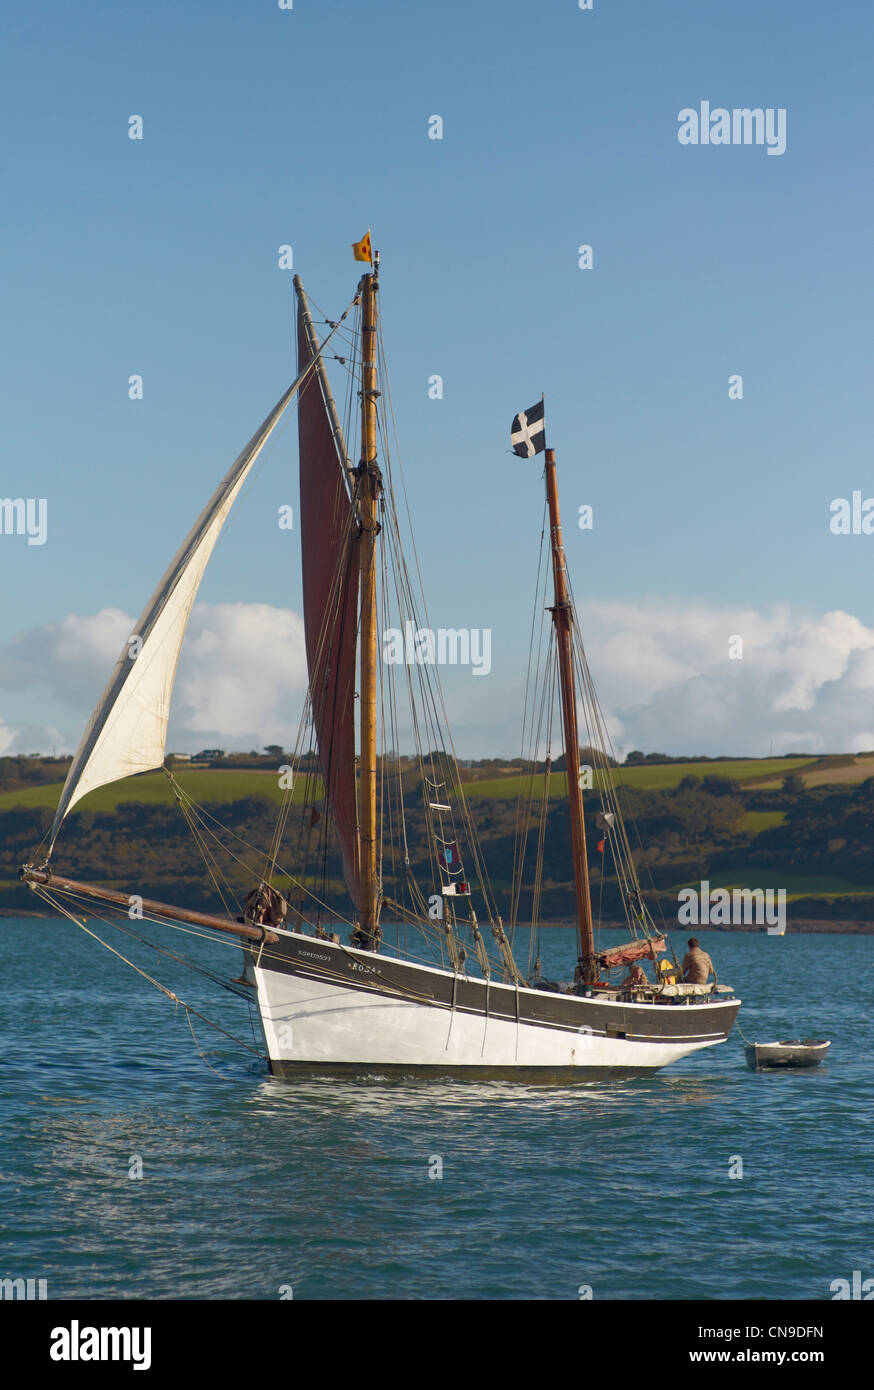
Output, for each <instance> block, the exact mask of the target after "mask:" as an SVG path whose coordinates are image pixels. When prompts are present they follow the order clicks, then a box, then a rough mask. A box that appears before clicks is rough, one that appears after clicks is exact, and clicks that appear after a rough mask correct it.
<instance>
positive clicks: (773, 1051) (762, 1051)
mask: <svg viewBox="0 0 874 1390" xmlns="http://www.w3.org/2000/svg"><path fill="white" fill-rule="evenodd" d="M830 1047H831V1042H830V1041H826V1040H825V1039H822V1038H802V1039H801V1040H800V1041H797V1042H774V1043H749V1044H748V1046H746V1047H745V1048H744V1052H745V1054H746V1059H747V1062H748V1064H749V1065H750V1066H751V1067H752V1069H753V1071H760V1070H762V1069H763V1068H771V1067H817V1066H819V1064H820V1062H821V1061H822V1059H823V1057H824V1056H825V1054H826V1052H827V1051H828V1049H829V1048H830Z"/></svg>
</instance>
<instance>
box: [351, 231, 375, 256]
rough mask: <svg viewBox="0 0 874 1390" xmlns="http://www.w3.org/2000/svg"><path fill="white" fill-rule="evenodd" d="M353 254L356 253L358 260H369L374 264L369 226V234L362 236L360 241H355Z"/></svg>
mask: <svg viewBox="0 0 874 1390" xmlns="http://www.w3.org/2000/svg"><path fill="white" fill-rule="evenodd" d="M352 254H353V255H354V257H355V259H356V261H369V262H370V264H371V265H373V252H372V251H371V249H370V230H369V228H368V232H367V236H365V237H362V238H361V240H360V241H353V243H352Z"/></svg>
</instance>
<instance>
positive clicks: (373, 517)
mask: <svg viewBox="0 0 874 1390" xmlns="http://www.w3.org/2000/svg"><path fill="white" fill-rule="evenodd" d="M378 287H379V279H378V274H377V271H376V270H373V271H369V272H368V273H367V274H366V275H362V277H361V282H360V285H359V290H360V292H361V462H360V464H359V466H358V475H359V517H360V520H361V579H360V592H361V626H360V643H361V674H360V692H359V694H360V717H361V736H360V745H361V746H360V765H359V772H360V777H359V809H358V825H359V843H360V858H359V863H360V866H361V932H360V940H361V944H362V945H363V946H364V947H366V948H368V949H370V950H376V949H378V947H379V939H380V935H381V933H380V929H379V884H378V880H377V871H376V838H377V834H376V700H377V690H376V680H377V664H376V654H377V631H376V537H377V534H378V533H379V519H378V516H379V495H380V492H381V490H382V476H381V474H380V471H379V468H378V466H377V462H376V400H377V395H378V391H377V386H376V312H377V310H376V293H377V289H378Z"/></svg>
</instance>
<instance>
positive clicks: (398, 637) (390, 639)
mask: <svg viewBox="0 0 874 1390" xmlns="http://www.w3.org/2000/svg"><path fill="white" fill-rule="evenodd" d="M382 659H383V661H384V662H385V664H386V666H435V665H436V666H470V667H472V671H471V674H472V675H474V676H487V675H488V674H489V672H490V671H491V669H492V630H491V628H490V627H483V628H479V627H439V628H438V629H437V631H436V632H435V631H434V629H433V628H432V627H416V625H415V623H412V622H410V621H409V620H408V621H407V622H406V623H404V627H403V631H402V630H401V629H400V628H399V627H388V628H386V629H385V631H384V632H383V634H382Z"/></svg>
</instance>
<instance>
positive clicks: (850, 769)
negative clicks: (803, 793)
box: [758, 757, 874, 791]
mask: <svg viewBox="0 0 874 1390" xmlns="http://www.w3.org/2000/svg"><path fill="white" fill-rule="evenodd" d="M787 761H788V760H787ZM790 770H791V769H790ZM801 776H802V777H803V778H804V785H805V787H829V786H834V785H835V783H840V784H842V785H846V784H847V783H848V782H864V781H865V780H866V778H868V777H874V757H864V758H850V759H848V760H847V763H846V764H845V765H844V766H843V767H840V766H832V767H829V766H828V765H827V763H826V760H825V759H822V760H820V759H816V760H815V761H814V762H812V763H810V764H809V767H808V770H807V771H806V772H805V771H802V773H801ZM758 785H759V787H760V788H761V789H762V790H763V791H767V790H768V789H771V788H777V787H779V786H780V785H781V782H780V780H773V781H771V780H765V781H762V782H759V783H758Z"/></svg>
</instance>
